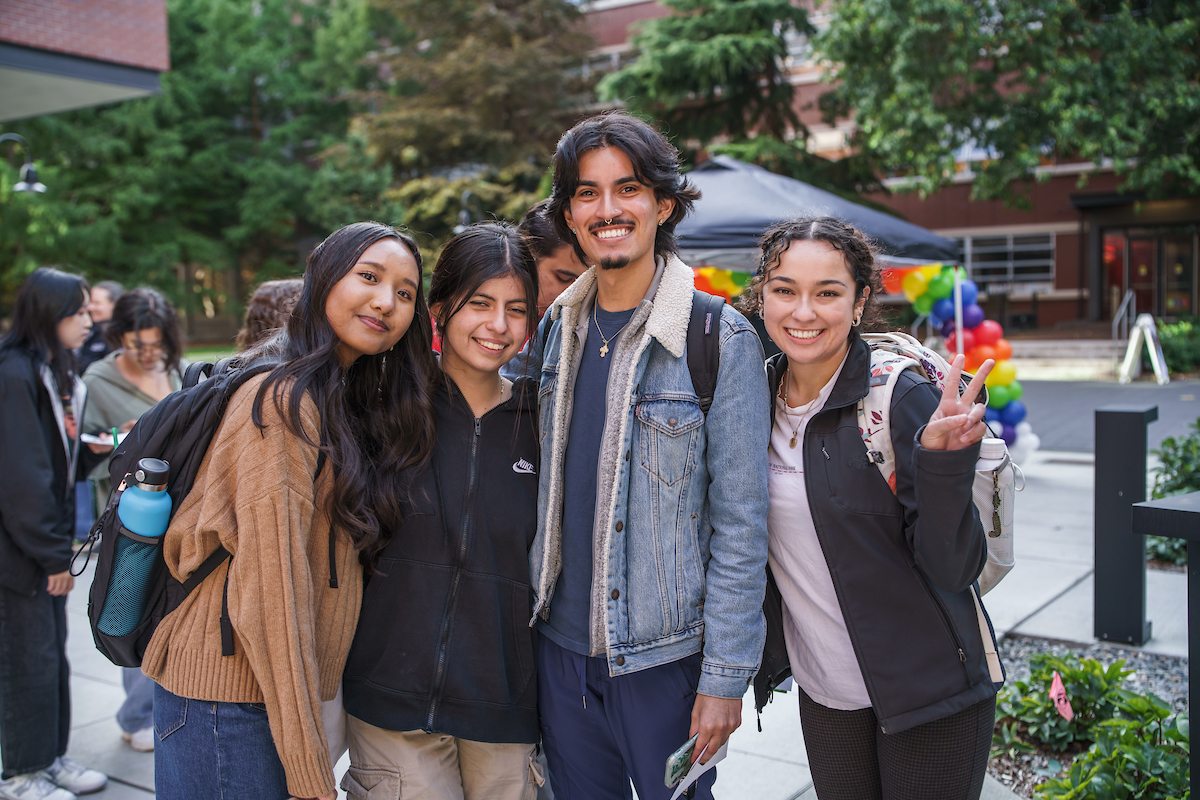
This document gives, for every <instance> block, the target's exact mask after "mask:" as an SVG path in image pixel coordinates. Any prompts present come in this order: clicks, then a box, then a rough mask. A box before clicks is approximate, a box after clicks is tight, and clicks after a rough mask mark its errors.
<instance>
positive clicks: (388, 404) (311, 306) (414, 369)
mask: <svg viewBox="0 0 1200 800" xmlns="http://www.w3.org/2000/svg"><path fill="white" fill-rule="evenodd" d="M383 239H395V240H397V241H398V242H400V243H401V244H402V245H404V247H405V248H407V249H408V251H409V252H410V253H412V256H413V258H414V259H416V262H417V271H418V275H419V274H420V268H421V255H420V250H418V249H417V243H416V242H415V241H414V240H413V238H412V237H411V236H408V235H407V234H404V233H401V232H400V231H398V230H396V229H395V228H393V227H391V226H389V225H384V224H381V223H378V222H356V223H354V224H352V225H347V226H346V227H344V228H341V229H339V230H337V231H334V232H333V233H332V234H330V235H329V238H327V239H326V240H325V241H323V242H321V244H319V245H317V247H316V249H315V250H313V251H312V253H311V254H310V255H309V257H308V266H307V269H306V270H305V272H304V289H303V290H302V291H301V292H300V299H299V301H297V303H296V307H295V309H293V311H292V314H291V316H290V317H289V318H288V323H287V327H286V328H285V329H284V330H282V331H280V332H279V333H278V334H276V335H275V336H273V337H271V338H270V339H267V340H266V341H264V342H262V343H260V344H259V345H258V346H256V347H253V348H251V349H250V350H248V351H247V352H246V353H244V354H242V356H241V358H242V360H243V361H245V362H249V361H253V360H255V359H257V358H278V359H279V360H280V361H281V363H280V364H279V366H277V367H276V368H275V369H274V370H273V371H272V372H271V373H270V375H269V376H268V377H267V380H266V381H265V382H264V383H263V384H262V386H261V387H260V388H259V390H258V396H257V397H256V398H255V403H254V410H253V417H252V418H253V420H254V424H256V425H258V426H259V427H260V428H262V427H263V421H262V404H263V402H264V401H265V398H266V397H267V394H268V393H269V392H270V393H272V396H273V398H274V402H275V407H276V408H277V409H278V410H279V413H280V415H281V416H282V417H283V418H284V420H285V421H286V423H287V425H288V428H289V429H290V430H291V431H292V432H293V433H295V434H296V435H297V436H299V437H301V438H302V439H304V440H305V441H306V442H308V443H309V444H312V445H316V446H318V447H320V448H321V450H322V451H324V452H325V453H327V455H328V461H329V464H328V465H327V467H326V468H330V467H332V469H333V490H332V492H331V493H330V507H329V515H330V520H331V522H332V523H333V526H334V528H335V529H339V530H344V531H346V532H347V533H348V534H349V535H350V539H351V541H352V542H353V543H354V546H355V547H356V548H357V549H358V550H359V554H360V558H361V560H362V561H363V562H364V563H367V564H370V563H373V561H374V558H375V556H376V555H377V553H378V552H379V551H380V550H381V549H382V547H383V544H384V543H386V541H387V538H388V537H389V536H390V535H391V533H392V531H394V530H395V529H396V527H397V526H399V524H400V522H401V520H402V519H403V517H404V510H405V508H406V507H409V506H410V504H411V501H412V497H411V485H412V484H411V481H410V479H409V473H410V472H411V470H412V468H418V469H419V468H422V467H424V466H425V465H426V464H427V463H428V461H429V458H430V457H431V455H432V454H433V446H434V438H435V436H436V429H435V420H434V413H433V403H432V400H431V391H430V390H431V387H432V383H433V381H434V380H435V376H436V374H437V362H436V361H435V359H434V355H433V332H432V329H431V326H430V320H429V306H428V305H427V304H426V302H425V294H424V291H423V290H422V288H421V281H420V280H418V281H417V297H416V307H415V310H414V314H413V320H412V324H411V325H409V328H408V330H407V331H406V332H405V334H404V336H402V337H401V338H400V341H399V342H397V343H396V345H395V346H394V347H393V348H392V349H391V350H388V351H386V352H383V353H379V354H377V355H364V356H360V357H359V358H358V359H356V360H355V361H354V363H353V364H352V365H351V367H350V369H349V370H343V368H342V366H341V363H340V362H339V361H338V356H337V348H338V345H339V343H340V341H339V339H338V338H337V335H336V334H335V333H334V331H333V328H332V327H331V326H330V324H329V318H328V316H327V315H326V313H325V303H326V301H327V300H328V298H329V293H330V291H331V290H332V289H333V287H334V286H335V285H336V284H337V282H338V281H340V280H341V279H342V278H343V277H344V276H345V275H346V274H347V273H348V272H349V271H350V270H351V269H352V268H353V267H354V265H355V264H356V263H358V259H359V258H361V257H362V254H363V253H364V252H365V251H366V249H367V248H368V247H370V246H371V245H373V244H375V243H376V242H378V241H382V240H383ZM305 395H308V396H309V397H311V398H312V400H313V402H314V403H315V404H316V407H317V410H318V412H319V413H320V415H321V441H320V442H314V441H313V440H312V439H311V438H310V436H309V434H308V432H306V431H305V430H304V429H303V427H302V425H301V417H300V404H301V400H302V399H303V397H304V396H305ZM285 397H286V398H287V408H286V409H285V408H284V407H283V403H284V398H285Z"/></svg>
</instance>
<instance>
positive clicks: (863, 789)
mask: <svg viewBox="0 0 1200 800" xmlns="http://www.w3.org/2000/svg"><path fill="white" fill-rule="evenodd" d="M995 719H996V699H995V698H994V697H993V698H991V699H990V700H984V701H983V702H981V703H976V704H975V705H973V706H970V707H968V708H965V709H963V710H962V711H959V712H957V713H955V714H951V715H950V716H948V717H943V718H942V719H937V720H934V721H933V722H927V723H925V724H924V725H918V726H916V727H915V728H909V729H908V730H906V731H901V732H900V733H893V734H885V733H883V732H882V731H880V730H879V725H878V723H877V721H876V719H875V712H874V710H873V709H870V708H863V709H859V710H858V711H836V710H834V709H832V708H826V707H825V706H823V705H820V704H818V703H817V702H815V701H814V700H813V699H812V698H811V697H809V696H808V695H807V694H805V693H804V690H803V689H801V690H800V724H801V726H802V727H803V729H804V744H805V746H806V747H807V748H808V764H809V767H810V768H811V769H812V776H813V785H814V787H815V788H816V790H817V796H818V797H820V798H821V800H978V798H979V794H980V792H981V791H982V790H983V777H984V775H985V774H986V772H987V761H988V754H989V752H990V750H991V746H992V728H993V726H994V725H995Z"/></svg>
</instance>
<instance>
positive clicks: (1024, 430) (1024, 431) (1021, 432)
mask: <svg viewBox="0 0 1200 800" xmlns="http://www.w3.org/2000/svg"><path fill="white" fill-rule="evenodd" d="M1031 433H1033V426H1032V425H1030V424H1029V421H1028V420H1023V421H1021V422H1018V423H1017V438H1018V439H1020V438H1021V437H1022V436H1028V435H1029V434H1031Z"/></svg>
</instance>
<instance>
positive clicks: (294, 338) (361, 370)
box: [142, 223, 436, 800]
mask: <svg viewBox="0 0 1200 800" xmlns="http://www.w3.org/2000/svg"><path fill="white" fill-rule="evenodd" d="M243 359H244V360H245V361H246V362H247V363H248V362H249V361H253V360H256V359H272V360H275V361H278V366H276V367H275V368H274V369H273V370H271V371H270V372H267V373H265V374H264V375H262V376H258V377H255V378H253V379H251V380H250V381H248V382H247V384H246V385H245V386H243V387H242V388H241V389H240V390H239V391H238V392H237V393H236V394H235V395H234V396H233V399H232V400H231V401H230V404H229V408H228V410H227V411H226V413H225V416H224V418H223V419H222V422H221V425H220V427H219V429H218V430H217V434H216V436H215V437H214V438H213V442H212V445H211V446H210V447H209V451H208V453H207V455H206V456H205V460H204V463H203V464H202V465H201V468H200V473H199V475H197V477H196V482H195V484H194V486H193V488H192V490H191V492H190V493H189V494H188V495H187V497H186V498H185V499H184V501H183V502H182V503H181V504H180V507H179V510H178V511H177V512H176V514H175V516H174V518H173V519H172V521H171V526H170V528H169V529H168V531H167V534H166V539H165V544H164V554H165V557H166V562H167V566H168V567H169V568H170V570H171V572H172V574H173V575H174V576H175V577H176V578H178V579H179V580H181V581H183V580H186V579H187V578H188V576H189V575H191V573H192V572H193V571H195V570H196V568H197V567H199V566H200V564H201V563H203V561H204V560H205V559H206V558H207V557H208V556H209V555H210V554H211V553H212V552H214V551H215V550H216V548H217V546H218V545H223V546H224V547H225V548H226V549H227V550H228V551H229V552H230V553H231V554H232V557H231V558H230V559H229V560H228V561H227V562H226V565H224V566H222V567H219V568H218V569H217V570H215V571H214V573H213V574H212V575H211V576H209V577H208V578H207V579H206V580H205V581H204V582H203V583H202V584H201V585H200V587H199V588H197V589H196V590H195V591H193V592H192V593H191V594H190V595H188V597H187V598H186V599H185V600H184V601H183V603H182V604H181V605H180V606H179V607H178V608H177V609H176V610H175V611H174V612H172V613H171V614H170V615H169V616H168V617H167V618H166V619H164V620H163V622H162V623H161V624H160V625H159V627H158V629H157V631H155V634H154V638H153V639H152V640H151V642H150V645H149V647H148V649H147V651H146V654H145V658H144V659H143V662H142V668H143V670H144V671H145V672H146V674H147V675H149V676H150V677H151V678H153V679H154V680H155V681H156V682H157V683H158V686H157V687H156V689H155V696H154V728H155V736H156V739H157V743H156V747H155V789H156V792H157V796H158V797H159V798H160V800H175V799H176V798H189V800H197V798H222V797H224V798H228V797H247V798H250V797H253V798H256V800H257V799H259V798H261V799H262V800H283V798H287V797H297V798H314V797H320V798H334V797H335V796H336V795H335V784H334V776H333V768H332V764H331V763H330V758H329V753H328V751H327V747H326V738H325V732H324V729H323V726H322V722H321V708H320V703H321V701H322V700H330V699H332V698H333V697H334V696H335V694H336V693H337V690H338V685H339V683H340V681H341V676H342V668H343V665H344V664H345V661H346V653H347V651H348V650H349V648H350V642H351V639H352V637H353V636H354V630H355V626H356V624H357V621H358V613H359V603H360V600H361V598H362V586H363V580H362V567H361V566H360V562H359V557H358V553H359V552H360V551H363V550H367V551H371V550H372V549H374V548H375V547H377V546H378V541H379V536H380V531H381V530H384V531H387V530H391V529H394V528H395V527H396V526H397V525H399V523H400V520H401V516H402V515H401V510H402V508H403V507H404V506H405V504H406V503H407V502H408V498H409V493H410V490H409V488H408V486H407V484H406V475H407V474H408V471H409V469H410V468H412V467H421V466H423V465H424V464H425V463H426V462H427V461H428V459H429V457H430V454H431V452H432V449H433V444H434V419H433V410H432V404H431V402H430V395H429V388H428V387H429V386H430V385H431V377H432V375H433V371H434V370H435V369H436V363H435V362H434V360H433V355H432V350H431V328H430V322H429V310H428V308H427V306H426V302H425V297H424V294H423V292H422V287H421V257H420V254H419V252H418V250H417V246H416V243H415V242H414V241H413V240H412V239H411V238H410V237H408V236H406V235H405V234H402V233H399V232H398V231H396V230H394V229H393V228H390V227H388V226H386V225H380V224H378V223H356V224H354V225H350V226H347V227H345V228H342V229H341V230H339V231H336V232H335V233H333V234H332V235H330V237H329V238H328V239H326V240H325V241H324V242H322V243H321V244H320V245H319V246H318V247H317V248H316V249H315V250H314V251H313V253H312V255H310V256H309V260H308V268H307V270H306V273H305V278H304V290H303V292H302V294H301V297H300V300H299V303H298V304H297V306H296V309H295V310H294V312H293V314H292V316H291V319H290V320H289V322H288V326H287V328H286V329H285V330H284V331H282V332H280V333H279V334H278V335H276V336H275V337H273V338H272V339H270V340H268V341H267V342H265V343H263V344H262V345H259V346H258V347H255V348H254V349H252V350H250V351H248V352H247V353H246V354H244V355H243ZM226 599H227V604H228V619H229V622H230V623H231V624H232V630H233V640H234V641H233V645H234V646H233V655H229V656H225V655H222V640H221V627H222V626H221V616H222V605H223V600H226Z"/></svg>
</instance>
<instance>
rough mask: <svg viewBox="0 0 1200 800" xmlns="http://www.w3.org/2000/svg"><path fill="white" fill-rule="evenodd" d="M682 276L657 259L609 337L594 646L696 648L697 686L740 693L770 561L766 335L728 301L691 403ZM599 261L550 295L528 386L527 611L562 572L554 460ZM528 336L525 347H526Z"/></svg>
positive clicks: (543, 600)
mask: <svg viewBox="0 0 1200 800" xmlns="http://www.w3.org/2000/svg"><path fill="white" fill-rule="evenodd" d="M692 287H693V273H692V270H691V269H690V268H689V267H688V266H687V265H685V264H684V263H683V262H682V261H680V260H679V259H678V258H676V257H674V256H671V257H669V258H668V259H666V260H665V261H664V260H663V259H661V258H660V259H659V260H658V269H657V271H656V273H655V276H654V280H653V281H652V282H651V285H650V289H649V291H648V292H647V294H646V297H645V299H643V300H642V302H641V303H640V304H639V305H638V307H637V308H636V309H635V310H634V313H633V317H632V318H631V319H630V321H629V323H628V325H627V326H626V328H625V330H624V332H623V333H622V334H621V335H620V337H619V339H616V340H613V342H612V344H613V352H612V355H611V358H612V359H613V364H612V367H611V372H610V375H609V382H608V397H607V413H606V422H605V425H604V433H603V436H602V439H601V445H600V454H599V459H598V462H599V463H598V466H597V494H596V496H597V500H596V521H595V528H594V534H593V537H594V538H593V548H592V552H593V553H594V562H593V570H592V571H593V579H592V587H591V603H590V608H591V610H590V626H589V627H590V630H591V654H592V655H604V656H605V657H606V659H607V661H608V668H609V674H610V675H614V676H616V675H621V674H625V673H630V672H635V671H638V670H642V669H647V668H649V667H654V666H658V665H661V664H667V663H671V662H673V661H677V660H679V659H681V658H684V657H686V656H689V655H692V654H693V653H696V652H698V651H701V650H703V662H702V667H701V674H700V683H699V687H698V690H699V692H700V693H701V694H707V695H711V696H714V697H726V698H739V697H741V696H742V695H743V694H744V693H745V691H746V687H747V685H748V684H749V682H750V680H751V679H752V678H753V677H754V674H755V672H756V671H757V669H758V663H759V658H760V656H761V654H762V648H763V640H764V637H765V635H766V633H765V631H766V628H765V623H764V621H763V614H762V599H763V591H764V587H765V576H766V570H765V564H766V560H767V457H766V454H767V443H768V442H767V437H768V436H769V434H770V398H769V396H768V389H767V381H766V375H765V372H764V370H763V367H762V345H761V344H760V343H759V340H758V336H757V335H756V334H755V332H754V329H753V327H751V325H750V323H749V322H747V321H746V319H745V318H744V317H743V316H742V315H741V314H739V313H738V312H737V311H735V310H734V309H732V308H730V307H729V306H728V305H727V306H725V310H724V311H723V312H722V315H721V323H720V325H721V328H720V338H719V341H720V350H721V363H720V371H719V373H718V378H717V386H716V391H715V393H714V396H713V402H712V407H711V408H710V409H709V411H708V415H707V418H706V417H705V415H704V414H703V413H702V412H701V410H700V406H699V401H698V398H697V396H696V393H695V391H694V390H693V388H692V382H691V375H690V373H689V372H688V366H687V357H686V353H685V350H686V343H687V325H688V318H689V316H690V313H691V303H692ZM595 297H596V277H595V270H594V268H593V269H592V270H589V271H587V272H585V273H584V274H583V275H582V276H580V278H579V279H578V280H576V281H575V283H574V284H572V285H571V287H570V288H568V289H567V290H566V291H565V292H563V294H562V295H561V296H560V297H559V298H558V299H557V300H556V301H555V303H554V305H552V306H551V308H550V310H549V311H548V312H547V314H546V317H545V319H543V321H542V325H543V330H542V331H540V332H539V334H538V336H537V337H536V341H537V343H538V344H540V342H541V340H542V337H543V336H544V335H545V329H544V326H546V325H549V326H550V330H549V334H548V336H547V338H546V339H545V343H546V344H545V353H544V358H543V360H542V366H541V379H540V385H539V389H538V402H539V412H538V413H539V420H540V427H541V439H542V442H541V447H542V461H541V463H542V472H541V475H540V476H539V486H538V529H537V535H536V537H535V539H534V542H533V546H532V548H531V549H530V556H529V559H530V577H531V580H530V583H531V585H532V586H533V587H534V591H535V603H534V620H531V622H530V624H533V622H534V621H535V620H536V618H537V616H538V615H541V617H542V618H543V619H549V613H550V603H551V602H552V601H553V597H554V588H555V583H556V581H557V580H558V576H559V574H560V573H561V571H562V510H563V494H564V492H566V491H570V487H565V486H564V485H563V463H564V454H565V452H566V444H567V435H568V427H569V424H570V420H571V409H572V404H573V400H574V389H575V376H576V373H577V370H578V368H579V362H580V354H581V353H582V348H583V346H584V344H585V342H586V340H587V324H588V322H589V319H590V317H589V315H590V313H591V309H592V304H593V303H594V302H595ZM531 346H532V345H531Z"/></svg>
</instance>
